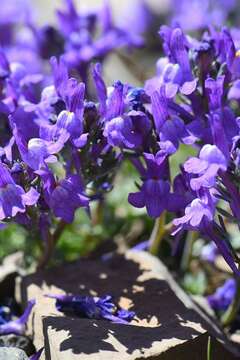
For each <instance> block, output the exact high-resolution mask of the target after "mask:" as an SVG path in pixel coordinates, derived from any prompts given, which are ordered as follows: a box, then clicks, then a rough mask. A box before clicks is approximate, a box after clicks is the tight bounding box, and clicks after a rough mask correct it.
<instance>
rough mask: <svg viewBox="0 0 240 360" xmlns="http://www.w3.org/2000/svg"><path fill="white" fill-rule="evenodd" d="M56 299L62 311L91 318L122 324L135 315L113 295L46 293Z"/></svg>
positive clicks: (58, 307) (57, 305)
mask: <svg viewBox="0 0 240 360" xmlns="http://www.w3.org/2000/svg"><path fill="white" fill-rule="evenodd" d="M46 296H47V297H50V298H53V299H56V307H57V309H58V310H59V311H62V312H73V313H75V314H76V315H78V316H80V317H87V318H89V319H106V320H110V321H113V322H116V323H120V324H128V323H129V322H130V321H132V320H133V318H134V317H135V313H134V312H133V311H128V310H124V309H121V308H119V307H118V306H116V305H115V304H114V303H113V300H112V296H109V295H107V296H103V297H100V298H98V297H92V296H82V295H46Z"/></svg>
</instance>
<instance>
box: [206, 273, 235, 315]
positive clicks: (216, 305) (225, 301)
mask: <svg viewBox="0 0 240 360" xmlns="http://www.w3.org/2000/svg"><path fill="white" fill-rule="evenodd" d="M235 293H236V281H235V280H234V279H228V280H226V281H225V283H224V284H223V285H222V286H220V287H219V288H217V290H216V292H215V293H214V294H212V295H209V296H208V297H207V300H208V303H209V305H210V306H211V308H212V309H213V310H215V311H217V312H218V311H225V310H227V308H228V307H229V305H230V304H231V302H232V301H233V299H234V296H235Z"/></svg>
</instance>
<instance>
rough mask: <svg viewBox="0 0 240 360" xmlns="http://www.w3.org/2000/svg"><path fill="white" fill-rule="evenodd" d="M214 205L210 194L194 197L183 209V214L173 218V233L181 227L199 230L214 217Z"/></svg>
mask: <svg viewBox="0 0 240 360" xmlns="http://www.w3.org/2000/svg"><path fill="white" fill-rule="evenodd" d="M214 213H215V206H214V202H213V199H212V197H211V195H210V194H206V195H205V196H203V197H202V198H196V199H194V200H193V201H192V202H191V204H189V205H188V206H187V207H186V209H185V215H184V216H182V217H180V218H177V219H174V220H173V224H174V225H175V226H176V230H175V231H174V234H176V233H177V232H178V231H180V230H181V229H189V230H199V229H201V228H202V226H203V225H205V223H208V222H212V221H213V219H214Z"/></svg>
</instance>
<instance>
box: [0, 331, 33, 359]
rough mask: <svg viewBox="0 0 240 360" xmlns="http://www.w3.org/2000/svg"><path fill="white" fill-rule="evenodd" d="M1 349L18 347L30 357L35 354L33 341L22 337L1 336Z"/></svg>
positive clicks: (12, 335)
mask: <svg viewBox="0 0 240 360" xmlns="http://www.w3.org/2000/svg"><path fill="white" fill-rule="evenodd" d="M0 347H16V348H18V349H21V350H23V351H24V352H25V353H26V354H27V355H29V356H30V355H32V354H33V353H34V352H35V347H34V346H33V343H32V341H31V339H29V338H28V337H27V336H21V335H14V334H10V335H2V336H0Z"/></svg>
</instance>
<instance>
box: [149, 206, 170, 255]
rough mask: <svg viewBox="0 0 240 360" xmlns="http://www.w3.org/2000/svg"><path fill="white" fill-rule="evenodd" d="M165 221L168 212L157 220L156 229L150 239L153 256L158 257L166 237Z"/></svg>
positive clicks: (150, 250)
mask: <svg viewBox="0 0 240 360" xmlns="http://www.w3.org/2000/svg"><path fill="white" fill-rule="evenodd" d="M165 221H166V211H164V212H163V213H162V214H161V216H160V217H159V218H157V219H156V221H155V224H154V228H153V231H152V234H151V237H150V248H149V252H150V253H151V254H152V255H158V252H159V248H160V244H161V242H162V239H163V237H164V235H165V232H166V231H165Z"/></svg>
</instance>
